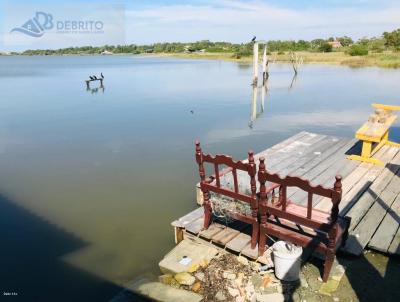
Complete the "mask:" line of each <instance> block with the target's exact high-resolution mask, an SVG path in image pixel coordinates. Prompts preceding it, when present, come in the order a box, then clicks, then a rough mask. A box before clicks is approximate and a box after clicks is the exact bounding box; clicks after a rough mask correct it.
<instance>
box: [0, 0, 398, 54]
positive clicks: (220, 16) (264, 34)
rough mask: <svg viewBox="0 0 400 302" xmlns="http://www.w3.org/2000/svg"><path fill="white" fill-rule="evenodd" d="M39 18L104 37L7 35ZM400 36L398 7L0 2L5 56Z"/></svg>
mask: <svg viewBox="0 0 400 302" xmlns="http://www.w3.org/2000/svg"><path fill="white" fill-rule="evenodd" d="M37 11H39V12H45V13H48V14H51V16H52V18H53V20H54V22H57V21H59V20H61V21H65V20H76V21H79V20H100V21H102V22H103V23H104V28H103V32H100V33H99V32H97V33H92V32H90V33H85V34H82V33H78V34H76V33H75V34H73V33H69V32H63V33H60V32H57V31H56V29H55V28H53V29H51V30H48V31H47V32H45V33H44V34H43V35H42V36H41V37H30V36H27V35H26V34H23V33H21V32H18V31H14V32H12V33H10V31H11V30H12V29H13V28H16V27H21V26H22V25H23V24H24V23H25V22H26V21H28V20H31V19H32V18H33V17H34V16H35V13H36V12H37ZM55 24H57V26H58V24H62V23H55ZM397 28H400V1H399V0H397V1H394V0H387V1H385V0H381V1H376V0H374V1H373V0H347V1H345V0H331V1H328V0H295V1H289V0H214V1H211V0H195V1H182V0H164V1H162V0H154V1H150V0H143V1H140V0H139V1H134V0H131V1H129V0H119V1H94V0H85V1H81V0H59V1H49V0H47V1H45V0H43V1H28V0H12V1H11V0H0V51H12V50H16V51H20V50H24V49H28V48H31V49H32V48H61V47H69V46H82V45H93V46H98V45H104V44H151V43H155V42H174V41H177V42H192V41H198V40H205V39H207V40H211V41H228V42H239V43H241V42H248V41H249V40H250V39H251V38H252V37H253V35H256V36H257V38H258V39H262V40H272V39H282V40H283V39H294V40H298V39H306V40H311V39H315V38H328V37H331V36H332V37H336V36H343V35H347V36H350V37H352V38H353V39H358V38H361V37H364V36H368V37H372V36H380V35H381V34H382V32H384V31H392V30H394V29H397Z"/></svg>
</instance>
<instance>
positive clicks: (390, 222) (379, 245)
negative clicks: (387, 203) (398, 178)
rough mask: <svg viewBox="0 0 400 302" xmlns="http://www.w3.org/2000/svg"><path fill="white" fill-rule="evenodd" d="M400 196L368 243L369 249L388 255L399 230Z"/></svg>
mask: <svg viewBox="0 0 400 302" xmlns="http://www.w3.org/2000/svg"><path fill="white" fill-rule="evenodd" d="M399 213H400V195H397V198H396V200H395V201H394V202H393V204H392V206H391V208H390V209H389V210H388V211H387V212H386V215H385V217H384V218H383V221H382V223H381V224H380V225H379V227H378V229H377V231H376V232H375V234H374V236H373V237H372V239H371V241H370V242H369V243H368V247H370V248H372V249H374V250H377V251H380V252H383V253H386V252H387V250H388V249H389V246H390V243H391V242H392V240H393V238H394V236H395V235H396V232H397V230H398V228H399V221H400V218H399Z"/></svg>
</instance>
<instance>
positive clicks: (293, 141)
mask: <svg viewBox="0 0 400 302" xmlns="http://www.w3.org/2000/svg"><path fill="white" fill-rule="evenodd" d="M360 151H361V145H360V143H359V142H358V141H357V140H356V139H347V138H338V137H333V136H327V135H320V134H314V133H309V132H300V133H298V134H296V135H294V136H292V137H290V138H288V139H286V140H285V141H282V142H281V143H279V144H277V145H275V146H273V147H271V148H269V149H267V150H264V151H262V152H260V153H258V154H256V155H255V159H256V161H257V163H258V158H259V157H261V156H264V157H266V164H267V169H268V170H269V171H271V172H278V173H279V174H281V175H289V174H290V175H294V176H300V177H302V178H304V179H308V180H310V181H311V182H312V183H313V184H315V185H317V184H322V185H324V186H327V187H332V185H333V182H334V179H335V178H334V177H335V175H337V174H340V175H342V177H343V187H342V191H343V194H342V201H341V203H340V214H341V215H347V216H349V217H351V225H350V229H349V238H348V240H347V242H346V245H345V246H344V248H343V251H344V252H347V253H350V254H354V255H359V254H361V253H362V251H363V250H364V248H365V247H369V248H372V249H374V250H377V251H380V252H383V253H388V254H395V255H399V254H400V246H399V245H400V229H399V223H400V218H399V216H400V195H399V193H400V177H399V176H400V152H399V149H398V148H395V147H392V146H384V147H382V149H380V150H379V151H378V152H377V154H376V155H375V157H376V158H377V159H379V160H381V161H383V162H384V163H385V165H384V166H378V165H374V164H371V163H366V162H359V161H352V160H348V159H347V155H350V154H357V153H359V152H360ZM238 176H239V178H240V175H238ZM239 181H240V180H239ZM196 189H197V199H198V200H197V202H198V204H201V203H202V195H201V191H200V190H199V189H198V187H197V188H196ZM288 199H290V200H291V201H292V202H295V203H298V204H302V205H305V204H306V203H307V195H306V193H305V192H303V191H299V190H295V189H292V190H290V189H288ZM313 203H314V207H315V208H316V209H320V210H325V211H329V210H330V207H331V201H330V200H329V199H325V198H320V199H314V201H313ZM172 225H173V226H174V229H175V240H176V242H179V241H181V240H182V239H184V238H190V239H194V240H197V241H201V242H202V243H206V244H211V245H213V246H216V247H218V248H221V249H225V250H228V251H230V252H232V253H235V254H240V255H244V256H247V257H249V258H250V259H254V260H256V259H257V261H259V262H261V263H265V262H266V259H262V258H261V257H260V258H258V256H257V249H251V248H250V235H249V232H250V231H251V229H250V228H249V227H248V226H246V225H245V224H242V223H238V222H234V223H230V224H226V223H224V221H216V222H214V223H213V224H212V225H211V226H210V227H209V228H208V229H207V230H202V226H203V209H202V207H200V208H197V209H196V210H194V211H192V212H191V213H188V214H187V215H185V216H183V217H181V218H179V219H178V220H176V221H174V222H173V223H172Z"/></svg>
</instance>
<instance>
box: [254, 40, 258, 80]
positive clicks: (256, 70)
mask: <svg viewBox="0 0 400 302" xmlns="http://www.w3.org/2000/svg"><path fill="white" fill-rule="evenodd" d="M257 83H258V42H254V45H253V85H255V86H257Z"/></svg>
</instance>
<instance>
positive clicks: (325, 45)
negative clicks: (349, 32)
mask: <svg viewBox="0 0 400 302" xmlns="http://www.w3.org/2000/svg"><path fill="white" fill-rule="evenodd" d="M318 50H319V51H322V52H331V51H332V45H331V44H329V43H328V42H324V43H323V44H321V45H320V46H319V47H318Z"/></svg>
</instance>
